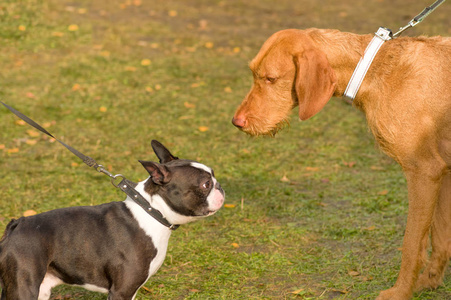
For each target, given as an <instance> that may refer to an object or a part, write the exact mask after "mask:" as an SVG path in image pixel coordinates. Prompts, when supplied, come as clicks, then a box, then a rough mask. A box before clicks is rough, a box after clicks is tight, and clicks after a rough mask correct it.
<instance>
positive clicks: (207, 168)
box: [191, 162, 212, 174]
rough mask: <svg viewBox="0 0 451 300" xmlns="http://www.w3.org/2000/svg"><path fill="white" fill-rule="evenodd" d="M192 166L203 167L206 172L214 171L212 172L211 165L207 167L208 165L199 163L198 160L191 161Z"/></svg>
mask: <svg viewBox="0 0 451 300" xmlns="http://www.w3.org/2000/svg"><path fill="white" fill-rule="evenodd" d="M191 166H192V167H195V168H198V169H201V170H204V171H205V172H208V173H210V174H211V173H212V172H211V168H209V167H207V166H206V165H203V164H201V163H198V162H192V163H191Z"/></svg>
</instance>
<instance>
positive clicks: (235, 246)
mask: <svg viewBox="0 0 451 300" xmlns="http://www.w3.org/2000/svg"><path fill="white" fill-rule="evenodd" d="M231 245H232V247H233V248H240V245H238V244H237V243H232V244H231Z"/></svg>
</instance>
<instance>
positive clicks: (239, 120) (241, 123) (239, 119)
mask: <svg viewBox="0 0 451 300" xmlns="http://www.w3.org/2000/svg"><path fill="white" fill-rule="evenodd" d="M232 124H233V125H235V126H236V127H238V128H243V127H245V126H246V119H245V118H243V117H236V118H235V117H233V118H232Z"/></svg>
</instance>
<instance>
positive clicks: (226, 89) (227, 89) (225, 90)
mask: <svg viewBox="0 0 451 300" xmlns="http://www.w3.org/2000/svg"><path fill="white" fill-rule="evenodd" d="M224 92H226V93H231V92H232V88H231V87H230V86H227V87H225V88H224Z"/></svg>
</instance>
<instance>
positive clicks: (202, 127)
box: [199, 126, 208, 132]
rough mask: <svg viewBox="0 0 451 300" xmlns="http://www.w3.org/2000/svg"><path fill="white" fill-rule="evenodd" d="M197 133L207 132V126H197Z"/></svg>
mask: <svg viewBox="0 0 451 300" xmlns="http://www.w3.org/2000/svg"><path fill="white" fill-rule="evenodd" d="M199 131H200V132H205V131H208V127H207V126H199Z"/></svg>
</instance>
